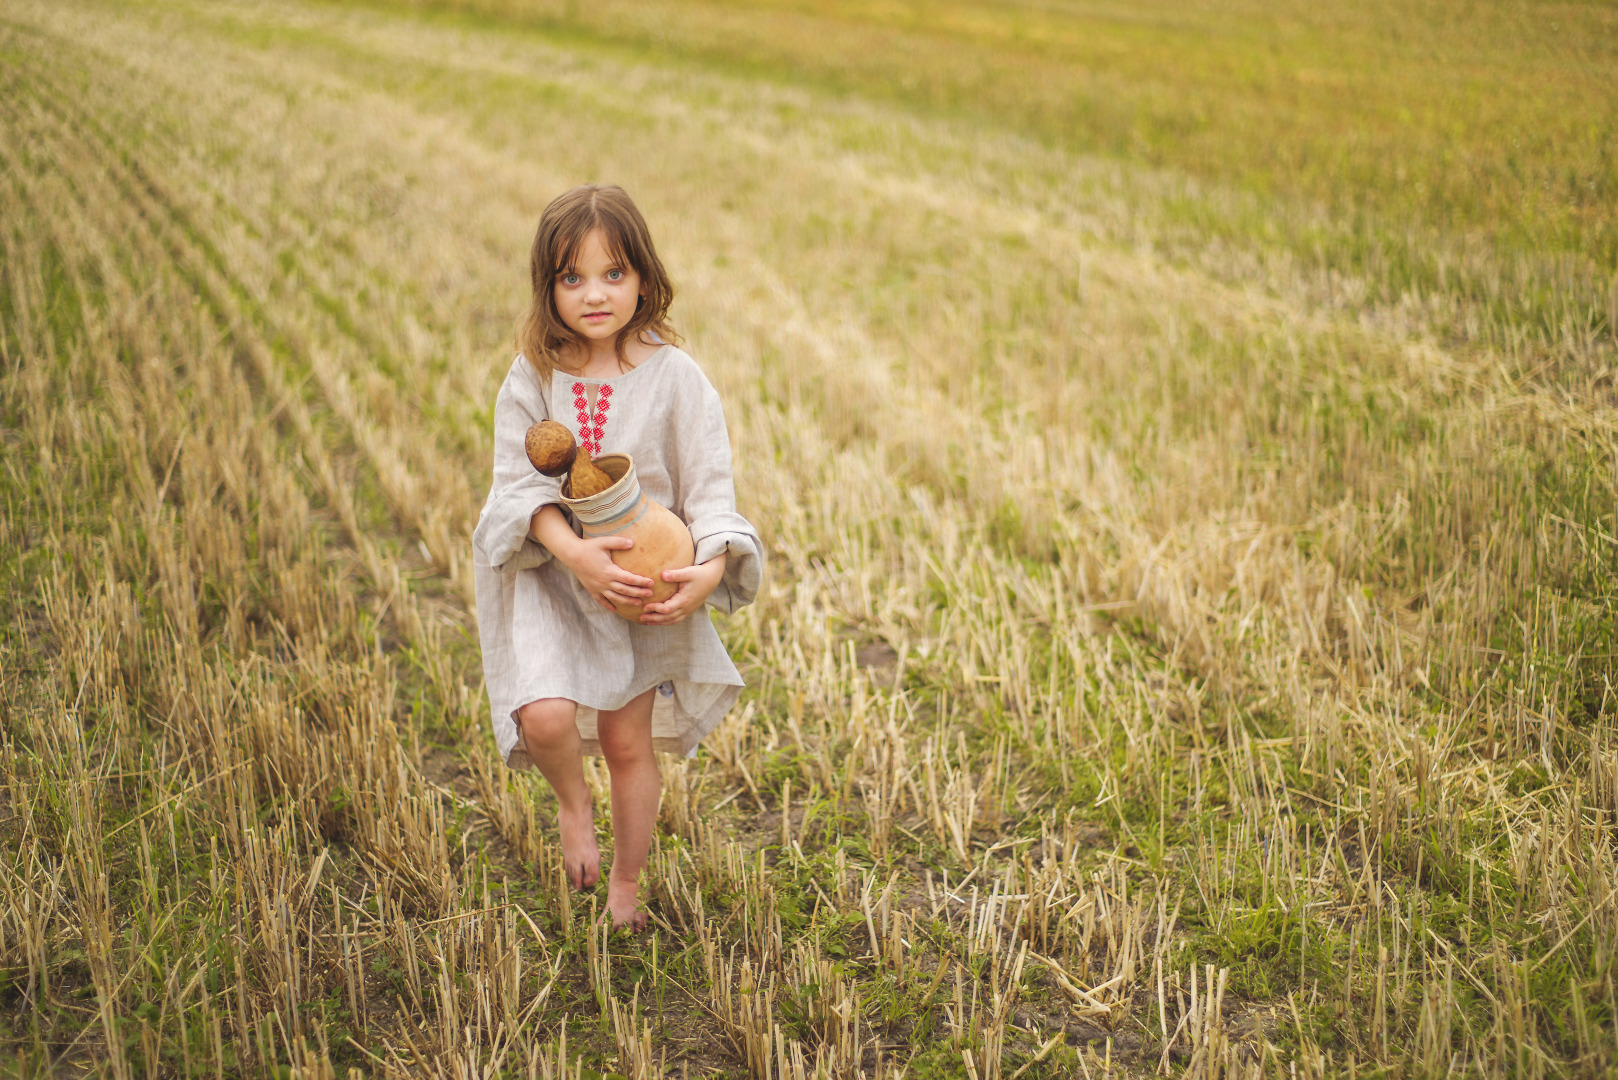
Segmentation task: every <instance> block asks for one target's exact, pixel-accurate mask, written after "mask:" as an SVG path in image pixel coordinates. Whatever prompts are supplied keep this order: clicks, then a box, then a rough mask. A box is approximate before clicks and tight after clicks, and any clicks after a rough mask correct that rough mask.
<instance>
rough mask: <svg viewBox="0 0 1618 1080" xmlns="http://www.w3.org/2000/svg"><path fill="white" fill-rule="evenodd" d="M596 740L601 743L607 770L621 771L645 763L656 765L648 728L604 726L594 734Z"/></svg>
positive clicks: (634, 725)
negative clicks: (627, 766)
mask: <svg viewBox="0 0 1618 1080" xmlns="http://www.w3.org/2000/svg"><path fill="white" fill-rule="evenodd" d="M596 738H597V740H598V741H599V742H600V743H601V756H602V757H603V758H605V759H606V760H607V768H608V769H614V770H616V769H621V768H623V767H624V766H626V765H636V764H640V763H642V762H647V761H650V762H652V763H653V764H654V765H655V764H656V761H657V758H656V756H655V755H654V754H653V753H652V733H651V730H650V729H648V728H643V727H641V726H640V725H638V724H624V725H610V726H609V725H605V724H604V725H602V727H601V729H600V730H599V731H597V732H596Z"/></svg>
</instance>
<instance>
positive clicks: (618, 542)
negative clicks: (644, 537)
mask: <svg viewBox="0 0 1618 1080" xmlns="http://www.w3.org/2000/svg"><path fill="white" fill-rule="evenodd" d="M598 543H600V544H601V546H602V547H604V548H606V549H607V550H608V551H628V550H629V549H630V548H632V547H634V546H635V541H633V540H631V539H630V538H629V537H627V536H603V537H600V538H599V539H598Z"/></svg>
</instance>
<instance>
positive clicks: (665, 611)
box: [640, 551, 725, 626]
mask: <svg viewBox="0 0 1618 1080" xmlns="http://www.w3.org/2000/svg"><path fill="white" fill-rule="evenodd" d="M724 576H725V552H723V551H721V552H720V553H719V554H718V555H715V556H714V557H713V558H711V559H709V560H708V561H707V562H705V563H700V564H698V565H696V566H688V567H686V568H685V569H684V570H665V571H663V580H664V581H677V582H679V583H680V588H679V591H678V592H676V593H675V594H674V595H673V596H671V597H669V598H668V599H667V600H665V601H663V602H662V603H661V604H647V605H646V606H645V607H643V608H642V609H641V617H640V621H641V623H642V624H644V625H646V626H673V625H674V624H675V623H678V622H684V621H685V620H686V619H687V618H688V617H689V616H690V615H691V614H692V613H694V612H697V611H701V610H702V605H703V602H704V601H706V600H707V599H708V596H709V594H710V593H712V592H713V591H714V590H715V589H716V588H718V587H719V582H720V581H721V580H722V579H723V578H724Z"/></svg>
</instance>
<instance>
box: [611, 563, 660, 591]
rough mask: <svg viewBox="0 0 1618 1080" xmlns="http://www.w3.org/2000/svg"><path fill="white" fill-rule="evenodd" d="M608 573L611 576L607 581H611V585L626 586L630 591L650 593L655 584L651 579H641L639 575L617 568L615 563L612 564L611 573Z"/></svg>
mask: <svg viewBox="0 0 1618 1080" xmlns="http://www.w3.org/2000/svg"><path fill="white" fill-rule="evenodd" d="M609 573H611V575H612V576H611V578H610V579H609V580H610V581H612V583H613V584H615V585H627V586H628V587H629V588H631V589H644V590H646V591H647V592H651V590H652V586H653V585H655V584H657V583H656V582H655V581H653V580H652V579H651V578H649V577H641V576H640V575H639V574H632V573H630V572H629V571H628V570H625V569H623V568H622V567H620V566H618V565H617V564H616V563H614V564H613V568H612V570H611V571H609Z"/></svg>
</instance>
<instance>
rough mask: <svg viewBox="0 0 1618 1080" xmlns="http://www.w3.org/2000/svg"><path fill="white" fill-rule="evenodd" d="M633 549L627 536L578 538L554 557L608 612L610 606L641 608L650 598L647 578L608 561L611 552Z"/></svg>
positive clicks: (610, 608)
mask: <svg viewBox="0 0 1618 1080" xmlns="http://www.w3.org/2000/svg"><path fill="white" fill-rule="evenodd" d="M634 546H635V541H633V540H631V539H630V538H629V537H627V536H597V537H592V538H589V539H584V538H578V539H577V543H575V544H574V545H572V546H571V547H570V548H569V549H568V551H567V552H565V553H563V552H556V556H557V558H559V559H561V560H562V565H563V566H566V567H567V568H568V569H569V570H571V571H573V576H574V577H576V578H578V579H579V584H580V585H583V586H584V591H585V592H587V593H589V594H590V596H591V598H592V599H594V600H595V602H596V603H598V604H600V605H601V606H602V607H603V608H605V609H606V610H608V611H612V610H613V607H612V605H613V603H614V602H616V603H619V604H641V603H645V601H646V599H647V598H648V597H650V596H651V595H652V579H651V578H645V577H641V576H640V575H639V574H631V573H630V572H629V571H628V570H625V569H624V568H623V567H621V566H619V565H618V564H617V563H615V562H613V561H612V553H613V552H614V551H628V550H629V549H630V548H632V547H634ZM553 550H554V549H553Z"/></svg>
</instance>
